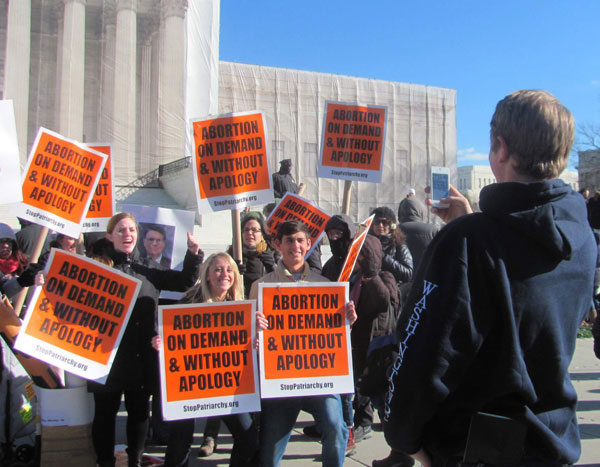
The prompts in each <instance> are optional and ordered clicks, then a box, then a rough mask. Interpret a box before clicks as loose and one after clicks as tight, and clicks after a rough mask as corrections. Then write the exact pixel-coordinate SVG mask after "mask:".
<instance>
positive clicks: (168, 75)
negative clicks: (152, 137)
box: [158, 0, 187, 164]
mask: <svg viewBox="0 0 600 467" xmlns="http://www.w3.org/2000/svg"><path fill="white" fill-rule="evenodd" d="M186 8H187V0H163V1H162V2H161V35H160V37H161V46H160V65H159V94H158V122H159V130H158V149H159V159H160V161H161V162H160V163H163V164H164V163H166V162H171V161H174V160H177V159H181V158H182V157H184V156H185V103H184V69H185V25H184V16H185V10H186Z"/></svg>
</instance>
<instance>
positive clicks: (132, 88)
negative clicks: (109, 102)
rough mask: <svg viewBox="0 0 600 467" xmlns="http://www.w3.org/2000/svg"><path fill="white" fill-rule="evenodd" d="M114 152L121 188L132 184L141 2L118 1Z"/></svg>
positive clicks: (134, 174) (130, 0)
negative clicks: (138, 29) (138, 9)
mask: <svg viewBox="0 0 600 467" xmlns="http://www.w3.org/2000/svg"><path fill="white" fill-rule="evenodd" d="M116 6H117V23H116V36H115V37H116V39H115V43H116V44H117V47H116V50H115V80H114V110H113V112H114V114H113V116H114V118H113V148H114V153H115V157H114V159H113V160H114V164H115V165H114V173H115V178H116V182H117V184H125V183H128V182H131V181H132V180H134V179H135V178H137V176H138V175H139V174H136V173H135V158H136V120H137V115H136V84H137V79H136V65H137V55H136V52H137V51H136V47H137V30H136V28H137V13H136V10H137V0H117V2H116Z"/></svg>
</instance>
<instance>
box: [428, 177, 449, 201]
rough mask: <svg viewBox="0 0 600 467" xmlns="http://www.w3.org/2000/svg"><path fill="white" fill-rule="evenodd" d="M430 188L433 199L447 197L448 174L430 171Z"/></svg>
mask: <svg viewBox="0 0 600 467" xmlns="http://www.w3.org/2000/svg"><path fill="white" fill-rule="evenodd" d="M431 185H432V187H431V189H432V198H433V199H434V200H436V201H437V200H440V199H443V198H447V197H448V195H449V191H448V190H449V189H448V185H449V181H448V174H442V173H432V174H431Z"/></svg>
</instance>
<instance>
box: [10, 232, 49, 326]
mask: <svg viewBox="0 0 600 467" xmlns="http://www.w3.org/2000/svg"><path fill="white" fill-rule="evenodd" d="M47 236H48V227H42V230H40V235H39V237H38V239H37V243H36V244H35V247H34V248H33V253H32V254H31V258H30V259H29V261H30V262H31V263H37V261H38V259H39V257H40V253H41V252H42V247H43V246H44V243H45V242H46V237H47ZM28 289H29V287H25V288H24V289H23V290H21V291H20V292H19V293H18V294H17V297H16V298H15V306H14V309H15V313H16V315H17V316H21V308H23V303H24V302H25V297H26V296H27V290H28Z"/></svg>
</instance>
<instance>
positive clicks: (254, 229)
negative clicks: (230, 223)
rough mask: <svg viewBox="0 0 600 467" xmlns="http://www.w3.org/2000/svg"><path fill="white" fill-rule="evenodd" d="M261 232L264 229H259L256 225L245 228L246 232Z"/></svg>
mask: <svg viewBox="0 0 600 467" xmlns="http://www.w3.org/2000/svg"><path fill="white" fill-rule="evenodd" d="M260 232H262V230H260V229H257V228H255V227H252V228H250V229H244V233H253V234H255V235H256V234H257V233H260Z"/></svg>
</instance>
